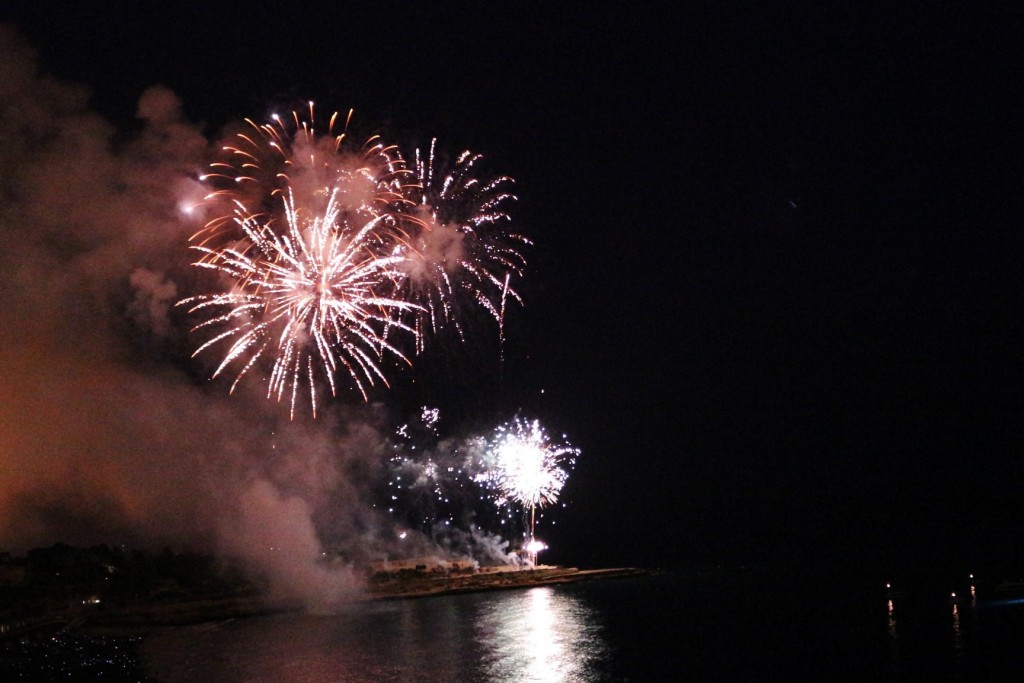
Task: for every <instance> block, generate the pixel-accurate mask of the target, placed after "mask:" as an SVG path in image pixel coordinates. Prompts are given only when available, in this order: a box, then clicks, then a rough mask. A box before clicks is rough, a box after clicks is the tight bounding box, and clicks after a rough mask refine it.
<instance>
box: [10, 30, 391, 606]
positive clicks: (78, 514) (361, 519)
mask: <svg viewBox="0 0 1024 683" xmlns="http://www.w3.org/2000/svg"><path fill="white" fill-rule="evenodd" d="M137 115H138V119H139V130H138V131H137V132H135V133H133V134H132V135H131V136H130V137H128V138H127V139H126V136H125V135H124V134H118V131H117V130H116V129H115V127H114V126H113V125H111V124H110V123H109V122H107V121H105V120H104V119H103V118H102V117H101V116H100V115H98V114H97V113H95V112H94V111H92V110H90V107H89V93H88V92H87V90H85V89H84V88H81V87H78V86H75V85H69V84H66V83H61V82H58V81H56V80H54V79H53V78H51V77H49V76H47V75H46V74H44V73H41V72H40V69H39V67H38V64H37V60H36V55H35V53H34V51H33V49H32V48H31V46H29V45H28V44H26V43H25V41H24V40H23V39H22V38H21V37H20V36H19V34H18V33H17V31H16V30H15V29H13V28H12V27H9V26H4V25H0V235H2V244H3V248H2V249H0V296H2V299H3V305H2V306H0V373H2V381H0V548H2V549H5V550H9V551H14V552H19V551H24V550H26V549H29V548H32V547H37V546H41V545H47V544H50V543H53V542H58V541H59V542H66V543H71V544H73V545H85V544H92V543H100V542H124V543H129V544H137V545H140V546H143V547H146V546H151V547H152V546H155V547H159V546H162V545H170V546H172V547H177V548H185V547H187V548H190V549H201V550H212V551H217V552H220V553H223V554H225V555H227V556H229V557H232V558H235V559H237V560H239V561H240V562H241V563H242V564H243V565H244V566H246V567H247V568H249V570H250V571H252V572H253V573H255V574H259V575H261V576H263V577H266V578H267V579H268V580H269V581H270V583H271V585H272V586H273V587H274V588H275V589H276V590H277V591H278V592H279V593H280V594H282V595H284V596H286V597H292V598H299V599H304V600H306V602H307V604H309V605H311V606H315V607H317V608H329V607H330V605H331V604H333V603H336V602H339V601H343V600H345V599H346V598H348V597H349V596H351V595H352V593H353V591H355V590H357V589H358V586H359V576H360V573H359V572H358V571H357V570H356V569H355V568H356V567H358V566H360V564H361V563H364V562H368V561H372V560H374V559H375V558H379V557H383V556H385V555H388V554H391V555H392V556H393V554H394V553H395V552H396V550H395V548H392V547H391V541H389V540H387V539H390V538H392V537H393V536H394V534H393V532H392V530H391V529H390V527H389V523H388V521H387V519H386V518H384V517H382V516H381V515H380V514H379V513H378V512H377V511H376V509H374V508H373V507H372V505H371V504H370V500H369V497H368V496H369V494H368V491H369V490H370V488H371V485H372V483H373V481H374V477H375V476H376V474H377V471H378V469H379V467H380V463H381V462H382V448H383V447H384V446H383V444H384V443H385V439H384V438H383V437H382V436H381V432H382V428H381V427H380V423H381V418H380V415H379V413H380V410H379V409H378V407H376V406H373V405H369V406H357V407H345V406H343V405H341V404H340V403H339V404H338V405H332V410H331V411H330V415H328V417H327V418H324V417H323V416H320V417H318V419H317V420H316V421H315V422H314V421H313V420H312V419H310V418H308V417H307V418H302V419H296V420H295V421H289V420H288V411H287V409H286V406H283V405H281V404H278V403H277V402H276V401H274V400H268V399H267V397H266V395H265V394H264V393H263V391H264V390H263V389H262V388H261V387H260V386H259V383H258V382H255V383H245V382H243V383H242V384H241V385H239V388H238V390H236V392H235V393H234V394H233V395H231V396H230V397H229V396H228V393H227V388H228V385H229V384H228V383H224V382H222V381H219V380H218V381H214V382H210V381H207V379H206V378H207V377H208V376H209V368H203V367H200V366H199V365H198V363H199V362H200V360H199V359H191V358H190V353H191V349H192V346H191V344H190V341H191V340H190V339H189V338H188V327H189V324H188V321H187V320H186V319H185V316H186V312H185V311H184V310H183V309H182V308H181V307H177V308H176V307H174V305H173V304H174V303H175V301H176V300H177V299H179V298H181V297H182V296H185V295H186V294H187V293H188V292H192V291H194V287H193V285H194V284H195V283H194V280H193V279H194V278H195V277H196V272H195V271H197V270H198V269H195V268H192V267H191V266H190V263H191V261H192V260H193V258H192V254H191V253H190V252H189V251H188V249H187V243H188V237H189V235H190V234H192V233H193V232H194V231H195V229H196V228H197V226H199V225H201V221H202V217H201V216H196V215H193V212H192V207H193V206H194V203H195V201H196V200H197V199H198V198H199V197H201V196H202V194H203V191H202V188H201V187H200V186H199V184H198V182H197V181H196V178H197V177H198V175H199V174H200V173H201V172H202V169H203V168H204V167H205V165H206V163H207V160H208V155H209V154H211V151H210V150H211V149H212V148H213V145H211V142H210V141H209V140H207V139H206V137H205V136H204V135H203V134H202V133H201V131H200V130H199V129H198V127H196V126H194V125H192V124H190V123H189V122H187V121H185V120H184V119H183V117H182V110H181V103H180V101H179V99H178V98H177V96H176V95H175V94H174V93H172V92H170V91H169V90H168V89H166V88H164V87H161V86H154V87H152V88H150V89H149V90H147V91H145V92H144V93H141V95H140V97H139V104H138V112H137Z"/></svg>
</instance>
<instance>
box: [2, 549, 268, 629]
mask: <svg viewBox="0 0 1024 683" xmlns="http://www.w3.org/2000/svg"><path fill="white" fill-rule="evenodd" d="M252 589H253V586H251V585H250V584H249V582H248V580H247V579H245V578H243V576H242V574H241V573H240V572H239V571H237V570H236V569H235V568H233V567H231V566H230V565H228V564H226V563H225V562H223V561H222V560H219V559H217V558H214V557H212V556H210V555H204V554H200V553H195V552H174V551H172V550H171V549H170V548H164V549H163V550H162V551H160V552H155V553H154V552H147V551H143V550H139V549H137V548H128V547H126V546H123V545H113V546H109V545H106V544H101V545H96V546H92V547H88V548H77V547H74V546H70V545H67V544H64V543H57V544H55V545H52V546H49V547H46V548H35V549H33V550H30V551H28V553H26V555H25V556H24V557H15V556H12V555H11V554H10V553H8V552H3V551H0V615H3V616H4V617H6V618H7V619H17V618H24V617H29V618H31V617H33V616H35V615H38V614H39V613H41V612H49V611H54V610H62V609H68V608H78V607H80V606H83V605H84V606H89V605H92V606H95V608H97V609H104V608H106V607H108V606H118V605H124V604H128V603H135V602H139V601H145V602H161V601H176V600H183V599H195V598H202V597H207V596H214V595H224V594H237V593H239V592H245V591H249V590H252ZM0 621H3V619H0Z"/></svg>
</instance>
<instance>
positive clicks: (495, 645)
mask: <svg viewBox="0 0 1024 683" xmlns="http://www.w3.org/2000/svg"><path fill="white" fill-rule="evenodd" d="M842 576H843V577H844V578H840V575H828V576H826V575H824V574H821V573H818V572H815V571H794V570H789V569H780V568H772V569H768V568H746V567H729V568H712V569H709V570H706V571H701V572H690V573H663V574H658V575H652V576H641V577H631V578H620V579H602V580H595V581H590V582H584V583H576V584H564V585H558V586H545V587H535V588H523V589H514V590H506V591H495V592H484V593H475V594H461V595H451V596H437V597H430V598H420V599H405V600H392V601H377V602H366V603H359V604H355V605H352V606H351V607H349V608H347V609H345V610H343V611H342V612H340V613H337V614H329V615H313V614H295V613H290V614H275V615H268V616H263V617H254V618H248V619H238V620H232V621H225V622H220V623H210V624H204V625H196V626H189V627H180V628H173V629H165V630H161V631H158V632H157V633H155V634H152V635H150V636H149V637H147V638H145V639H141V640H140V639H137V638H135V639H130V640H120V641H119V640H117V639H107V640H105V641H104V640H102V639H101V640H100V641H89V640H88V639H84V640H80V641H75V640H74V637H73V636H71V637H69V640H68V641H67V642H66V643H65V647H64V649H63V652H64V656H70V657H72V658H76V657H77V658H78V659H77V664H76V662H75V661H72V662H63V663H62V664H60V665H58V664H55V663H54V661H53V659H54V657H55V653H54V652H52V651H50V652H43V653H42V654H40V652H37V651H35V650H31V648H32V647H39V646H38V645H32V646H27V645H24V646H22V645H12V644H8V653H7V654H8V657H10V655H11V654H12V652H13V654H14V655H15V657H17V656H18V652H17V651H16V650H15V651H12V650H11V648H12V647H14V648H17V647H28V648H29V649H25V650H23V652H24V657H25V658H26V659H25V661H26V663H27V662H28V659H27V658H28V657H33V658H35V660H38V661H40V662H42V661H45V662H46V668H43V669H39V668H38V667H37V666H35V665H31V666H25V667H22V668H18V667H14V668H13V669H8V673H9V674H12V676H11V678H12V679H20V680H65V681H66V680H116V681H127V680H138V681H149V682H162V683H176V682H178V681H189V682H204V681H216V682H219V683H236V682H242V681H246V682H253V681H295V682H297V683H320V682H327V681H336V682H345V681H381V682H387V681H403V682H404V681H409V682H412V681H416V682H423V683H436V682H442V681H444V682H449V681H451V682H456V681H457V682H467V683H472V682H474V681H481V682H483V681H486V682H489V683H492V682H493V683H503V682H507V683H511V682H520V681H522V682H526V681H532V682H537V683H547V682H550V683H555V682H561V681H635V682H650V681H655V682H656V681H678V680H684V681H737V680H745V681H751V680H830V681H834V680H851V681H864V680H954V679H958V680H1019V679H1020V675H1021V674H1020V672H1021V671H1024V647H1021V644H1022V643H1024V599H1021V598H1022V597H1024V593H1014V592H1012V591H1009V592H1008V591H1007V590H1006V589H1000V588H999V586H998V585H997V582H996V580H995V579H987V580H986V579H985V578H983V577H970V576H969V575H966V574H965V575H963V576H958V575H952V574H928V573H921V574H918V575H906V576H900V577H892V580H891V581H885V582H881V581H879V580H878V577H875V576H868V575H864V576H860V575H858V574H857V573H856V572H848V573H846V574H843V575H842ZM886 583H888V584H889V585H888V586H887V585H886ZM972 588H973V591H972ZM83 638H84V637H83ZM76 653H80V654H76ZM58 654H59V653H58ZM43 655H46V657H43ZM47 657H48V658H49V659H47ZM108 660H110V662H111V664H110V667H111V668H110V669H109V670H107V669H104V668H103V667H104V666H106V664H105V662H107V661H108ZM115 661H116V666H115ZM33 667H35V668H33ZM0 678H5V679H6V678H8V677H7V676H3V677H0Z"/></svg>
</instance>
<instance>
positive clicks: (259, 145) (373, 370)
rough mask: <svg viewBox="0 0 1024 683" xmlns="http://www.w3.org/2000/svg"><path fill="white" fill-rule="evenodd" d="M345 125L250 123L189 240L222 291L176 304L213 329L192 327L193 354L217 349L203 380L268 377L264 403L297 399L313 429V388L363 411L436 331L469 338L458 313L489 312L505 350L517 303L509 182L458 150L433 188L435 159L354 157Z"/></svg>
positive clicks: (358, 152)
mask: <svg viewBox="0 0 1024 683" xmlns="http://www.w3.org/2000/svg"><path fill="white" fill-rule="evenodd" d="M350 120H351V112H349V115H348V116H347V117H345V119H344V122H343V123H341V122H340V120H339V117H338V115H337V114H334V115H333V116H332V117H331V119H330V122H329V123H328V124H327V126H326V129H325V132H324V133H323V134H321V133H319V132H318V130H317V128H316V127H315V125H314V121H315V112H314V108H313V104H312V103H310V104H309V108H308V112H303V113H301V114H300V113H299V112H296V111H293V112H292V114H291V116H290V117H285V118H281V117H277V116H274V117H272V121H271V122H270V123H267V124H256V123H254V122H253V121H251V120H248V119H246V127H245V128H244V129H243V130H242V131H240V132H238V133H237V134H236V135H235V136H234V137H232V138H230V141H229V143H228V144H225V145H224V146H223V147H222V149H221V152H222V158H220V159H219V160H218V161H215V162H214V163H212V164H211V165H210V171H209V173H207V174H205V175H203V176H201V180H202V181H203V182H204V183H206V184H207V185H208V186H209V187H210V188H211V191H210V192H209V193H208V194H207V195H206V197H205V198H204V200H203V207H204V210H205V211H206V213H207V216H209V219H208V220H207V221H206V223H205V224H204V225H203V226H202V227H201V228H200V229H199V230H198V231H197V232H196V233H195V234H193V235H192V237H191V238H190V242H191V247H192V249H194V250H196V251H198V252H199V253H200V254H201V256H200V257H199V258H198V260H197V261H196V262H195V265H196V266H199V267H201V268H205V269H209V270H212V271H215V272H217V273H218V274H219V275H220V276H221V287H222V289H221V290H220V291H218V292H217V293H213V294H202V295H199V296H193V297H189V298H187V299H184V300H183V301H181V302H180V303H181V304H187V305H189V306H190V307H191V308H190V310H191V312H193V313H198V314H204V315H209V316H210V317H209V318H207V319H206V320H204V321H203V322H201V323H199V324H198V325H196V326H195V327H194V328H193V329H194V330H195V331H204V332H206V331H209V332H212V335H213V336H212V337H211V338H208V339H207V340H206V341H205V342H203V343H202V344H201V345H200V346H199V347H198V349H197V350H196V354H198V353H201V352H203V351H206V350H207V349H211V348H213V347H225V348H226V352H225V354H224V357H223V360H222V362H221V363H220V364H219V366H218V367H217V368H216V370H215V371H214V373H213V376H214V377H216V376H218V375H220V374H221V373H222V372H224V371H226V370H227V369H228V368H229V367H237V368H238V370H237V373H236V376H235V381H234V383H233V384H232V390H234V387H235V386H236V385H237V383H238V382H239V381H240V380H241V378H242V377H244V376H245V375H247V374H251V373H255V372H257V368H259V371H258V372H259V374H263V372H264V371H265V373H266V374H265V377H266V381H267V383H268V391H267V394H268V396H271V397H276V398H277V399H278V400H281V399H282V398H284V396H285V395H290V399H291V400H290V402H291V411H292V416H293V417H294V413H295V403H296V398H297V396H298V395H299V387H300V385H303V384H306V385H308V388H309V396H310V400H311V403H312V405H313V413H314V415H315V414H316V403H317V399H316V396H317V387H318V385H319V384H321V383H322V384H326V385H327V387H329V389H330V392H331V394H332V395H336V389H337V386H336V379H335V375H336V374H338V373H344V374H347V376H348V377H349V378H350V379H351V381H352V383H353V384H354V385H355V387H356V388H357V389H358V391H359V392H360V393H361V394H362V396H363V398H364V400H368V394H367V389H368V387H370V386H373V385H374V384H375V383H377V382H378V381H379V382H381V383H383V384H385V385H387V379H386V377H385V373H384V370H383V367H382V363H383V361H384V359H385V358H386V357H387V358H388V359H389V360H398V361H402V362H405V363H406V364H409V358H408V356H409V355H413V353H420V352H422V351H423V349H424V344H425V339H426V337H427V336H428V335H431V336H432V335H435V334H436V333H437V332H438V331H439V330H440V329H441V328H442V327H449V326H450V327H453V328H454V329H456V330H457V331H458V333H459V336H460V337H462V338H463V339H465V336H464V335H463V330H462V327H461V325H460V324H459V321H458V319H457V316H456V314H455V312H454V309H455V306H456V304H457V302H458V301H461V300H463V299H466V298H468V299H469V300H470V301H472V302H474V303H476V304H478V305H480V306H482V307H483V308H484V309H485V310H487V311H488V313H489V314H490V315H491V316H493V317H494V318H495V319H496V320H497V321H498V324H499V336H500V337H501V338H502V339H503V337H504V327H503V320H504V310H505V306H506V304H507V302H508V301H510V300H512V301H520V298H519V295H518V294H517V293H516V291H515V289H514V287H513V279H515V278H518V277H520V276H521V274H522V271H523V269H524V267H525V261H524V259H523V258H522V256H521V254H520V252H519V250H518V246H519V245H523V244H528V241H527V240H526V239H525V238H523V237H521V236H518V235H515V234H512V233H510V232H508V231H507V229H506V227H505V225H504V224H505V223H506V222H507V221H508V215H507V213H506V212H505V209H504V205H505V204H506V203H508V202H510V201H512V200H514V199H515V197H514V196H513V195H512V194H511V193H510V192H508V191H507V189H506V187H507V186H508V185H509V184H510V183H511V179H510V178H507V177H499V178H495V179H493V180H490V181H487V182H481V181H479V180H477V179H475V178H474V177H473V176H472V171H473V168H474V165H475V164H476V162H477V160H478V159H479V158H480V157H479V155H472V154H469V153H468V152H467V153H465V154H463V155H462V156H461V157H459V159H458V161H457V162H456V164H455V166H454V168H453V170H452V172H451V173H449V174H448V175H445V176H444V178H443V180H442V179H441V175H440V174H436V173H435V170H436V169H435V165H434V151H433V150H434V147H433V145H432V146H431V150H430V153H429V155H428V156H426V157H425V158H423V159H420V156H419V154H418V153H417V156H416V159H417V161H416V162H415V164H414V167H413V168H410V167H409V165H407V164H406V162H405V160H404V159H403V157H402V155H401V154H400V152H399V149H398V146H397V145H390V144H385V143H384V142H383V141H382V140H381V138H380V137H379V136H376V135H375V136H372V137H370V138H369V139H367V140H366V141H365V142H364V143H362V144H361V145H353V144H352V143H351V141H350V139H349V138H348V137H347V135H348V134H347V130H348V126H349V123H350ZM336 128H340V130H341V132H339V133H337V134H336V133H335V129H336ZM406 340H409V341H408V348H411V349H413V350H414V351H413V353H410V352H407V351H404V350H403V348H405V347H406V344H407V341H406ZM264 361H266V362H264Z"/></svg>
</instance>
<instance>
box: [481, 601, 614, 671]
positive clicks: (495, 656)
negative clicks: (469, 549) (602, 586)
mask: <svg viewBox="0 0 1024 683" xmlns="http://www.w3.org/2000/svg"><path fill="white" fill-rule="evenodd" d="M475 623H476V631H475V632H476V638H477V641H478V642H480V643H481V645H482V646H483V648H484V660H483V665H484V672H485V674H486V679H487V680H489V681H509V682H511V681H535V682H536V683H558V682H559V681H587V680H593V679H594V677H595V676H596V675H597V668H598V666H599V665H600V664H601V663H602V662H603V661H604V659H605V658H606V657H607V654H608V653H607V650H608V648H607V645H606V644H605V643H604V641H603V640H602V638H601V633H600V627H599V623H598V620H597V618H596V616H595V615H594V614H593V612H592V611H591V610H590V608H589V607H588V606H587V605H586V604H585V603H584V602H582V601H581V600H579V599H577V598H575V597H573V596H571V595H566V594H562V593H558V592H556V591H555V590H554V589H552V588H550V587H543V588H533V589H531V590H528V591H523V592H519V593H517V594H516V595H515V596H514V599H512V600H508V601H503V602H502V603H494V604H488V605H485V606H484V609H482V610H481V611H480V613H479V614H478V615H477V618H476V621H475Z"/></svg>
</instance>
